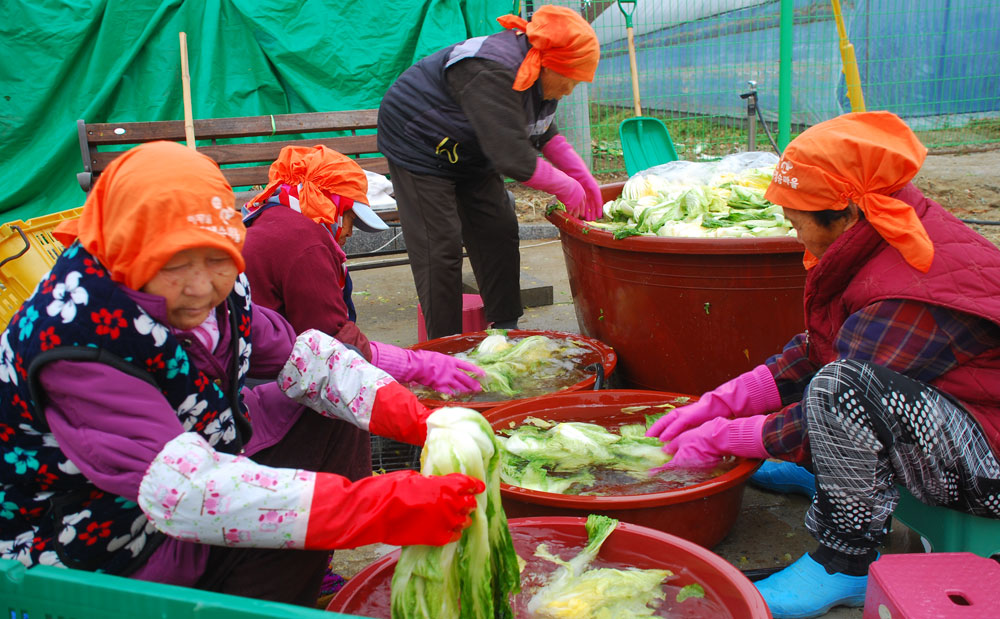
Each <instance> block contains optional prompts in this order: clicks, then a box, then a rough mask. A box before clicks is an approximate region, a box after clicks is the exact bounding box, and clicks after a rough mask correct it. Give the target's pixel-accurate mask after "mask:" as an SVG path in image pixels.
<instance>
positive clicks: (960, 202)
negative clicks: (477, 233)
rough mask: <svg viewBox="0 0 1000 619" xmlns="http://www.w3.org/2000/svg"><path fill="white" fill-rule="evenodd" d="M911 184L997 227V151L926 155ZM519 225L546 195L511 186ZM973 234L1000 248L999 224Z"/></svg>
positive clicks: (612, 178) (606, 179)
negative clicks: (994, 223)
mask: <svg viewBox="0 0 1000 619" xmlns="http://www.w3.org/2000/svg"><path fill="white" fill-rule="evenodd" d="M626 178H627V175H626V174H625V173H624V172H621V173H617V174H599V175H598V177H597V180H598V182H599V183H601V184H605V183H612V182H617V181H622V180H625V179H626ZM914 183H915V184H916V185H917V187H919V188H920V189H921V191H923V192H924V194H925V195H927V196H928V197H930V198H932V199H934V200H936V201H938V202H940V203H941V205H942V206H944V207H945V208H946V209H948V210H950V211H951V212H952V213H954V214H955V216H957V217H958V218H959V219H963V220H973V221H975V220H979V221H995V222H998V224H1000V149H994V150H989V151H984V152H977V153H967V154H947V155H929V156H928V157H927V161H926V162H924V166H923V168H922V169H921V170H920V172H919V173H918V174H917V176H916V178H915V179H914ZM510 189H511V191H512V192H513V193H514V196H515V199H516V209H517V213H518V218H519V219H520V220H521V222H522V223H530V222H537V221H541V220H543V219H544V218H545V206H546V205H547V204H548V202H549V200H551V199H552V198H551V196H549V195H548V194H546V193H543V192H540V191H536V190H534V189H529V188H527V187H524V186H523V185H520V184H518V183H514V184H513V186H512V187H511V188H510ZM969 225H970V226H972V227H973V228H974V229H975V230H976V231H978V232H979V233H980V234H982V235H983V236H985V237H986V238H988V239H989V240H991V241H992V242H993V243H994V244H996V245H997V246H1000V225H989V224H986V225H977V224H975V223H970V224H969Z"/></svg>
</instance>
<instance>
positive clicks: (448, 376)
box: [371, 342, 486, 394]
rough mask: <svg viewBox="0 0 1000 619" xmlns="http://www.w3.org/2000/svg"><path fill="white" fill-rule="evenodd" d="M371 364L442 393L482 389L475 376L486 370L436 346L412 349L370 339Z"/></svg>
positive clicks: (401, 378)
mask: <svg viewBox="0 0 1000 619" xmlns="http://www.w3.org/2000/svg"><path fill="white" fill-rule="evenodd" d="M371 349H372V365H375V366H377V367H379V368H381V369H383V370H385V371H386V372H388V373H389V375H390V376H392V377H393V378H395V379H396V380H398V381H400V382H414V383H420V384H421V385H426V386H428V387H430V388H431V389H435V390H437V391H440V392H441V393H448V394H454V393H467V392H476V391H482V389H483V387H482V385H480V384H479V381H478V380H476V378H475V377H474V376H470V374H474V375H475V376H484V375H485V374H486V372H484V371H483V369H482V368H480V367H479V366H477V365H475V364H473V363H469V362H468V361H463V360H461V359H457V358H455V357H452V356H451V355H446V354H444V353H439V352H436V351H433V350H410V349H406V348H400V347H398V346H393V345H392V344H385V343H383V342H371Z"/></svg>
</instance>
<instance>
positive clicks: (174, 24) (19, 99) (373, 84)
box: [0, 0, 512, 222]
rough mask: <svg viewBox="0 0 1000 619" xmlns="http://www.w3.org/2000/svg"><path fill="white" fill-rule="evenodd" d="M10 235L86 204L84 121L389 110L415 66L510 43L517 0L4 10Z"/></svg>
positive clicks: (1, 134)
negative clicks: (504, 33)
mask: <svg viewBox="0 0 1000 619" xmlns="http://www.w3.org/2000/svg"><path fill="white" fill-rule="evenodd" d="M0 5H2V6H0V57H2V58H3V59H4V61H3V62H2V63H0V84H2V87H0V88H2V93H0V97H2V98H0V110H2V111H0V178H2V183H3V188H4V190H3V191H2V192H0V213H2V215H0V222H5V221H11V220H14V219H25V220H26V219H30V218H32V217H37V216H39V215H46V214H49V213H54V212H59V211H63V210H66V209H70V208H74V207H77V206H80V205H82V204H83V201H84V199H85V197H86V196H85V194H84V192H83V191H82V190H81V189H80V186H79V184H78V183H77V180H76V175H77V173H79V172H82V171H83V163H82V158H81V153H80V147H79V139H78V136H77V125H76V122H77V119H84V120H85V121H86V122H128V121H154V120H181V119H183V118H184V104H183V92H182V91H183V88H182V81H181V59H180V39H179V33H180V32H185V33H186V36H187V48H188V65H189V73H190V77H191V99H192V110H193V115H194V118H225V117H232V116H256V115H261V114H286V113H299V112H318V111H336V110H353V109H366V108H374V107H378V104H379V102H380V101H381V99H382V95H383V93H385V91H386V90H387V89H388V87H389V86H390V85H391V84H392V82H393V80H394V79H395V78H396V76H397V75H399V74H400V73H401V72H402V71H403V70H405V69H406V68H407V67H409V66H410V65H411V64H413V63H414V62H415V61H416V60H419V59H420V58H422V57H424V56H426V55H428V54H430V53H432V52H434V51H437V50H438V49H441V48H442V47H445V46H447V45H450V44H452V43H455V42H457V41H461V40H463V39H466V38H469V37H472V36H480V35H484V34H491V33H493V32H498V31H499V30H500V29H501V28H500V26H499V24H497V22H496V18H497V17H499V16H500V15H504V14H506V13H509V12H510V11H511V8H512V5H511V2H510V0H477V1H472V0H468V1H466V0H353V1H351V0H347V1H345V0H190V1H186V0H162V1H153V0H104V1H96V0H90V1H88V0H76V1H72V0H65V1H62V2H57V1H55V0H3V2H2V3H0Z"/></svg>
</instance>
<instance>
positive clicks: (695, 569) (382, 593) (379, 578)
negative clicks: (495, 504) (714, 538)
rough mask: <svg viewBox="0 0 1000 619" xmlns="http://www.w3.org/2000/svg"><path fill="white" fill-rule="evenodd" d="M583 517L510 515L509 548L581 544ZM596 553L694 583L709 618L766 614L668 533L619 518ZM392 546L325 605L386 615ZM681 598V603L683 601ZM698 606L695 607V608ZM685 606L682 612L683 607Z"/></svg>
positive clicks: (737, 581)
mask: <svg viewBox="0 0 1000 619" xmlns="http://www.w3.org/2000/svg"><path fill="white" fill-rule="evenodd" d="M585 522H586V518H571V517H555V518H521V519H513V520H511V521H510V534H511V537H512V538H513V541H514V549H515V550H516V551H517V553H518V554H519V555H520V556H521V557H522V558H525V559H527V558H528V557H531V556H532V554H533V553H534V551H535V548H536V547H537V545H538V543H539V542H549V543H557V544H558V543H565V544H566V545H567V546H569V545H573V546H577V547H582V546H583V545H584V544H585V543H586V540H587V532H586V529H585V528H584V524H585ZM598 557H599V559H601V560H604V561H609V562H614V563H619V564H621V565H623V566H633V567H637V568H642V569H654V568H661V569H662V568H666V569H669V570H671V571H673V572H674V574H676V575H677V577H675V578H673V579H671V580H670V581H669V583H670V584H671V585H678V586H684V585H687V584H691V583H698V584H700V585H701V586H702V587H704V588H705V599H706V600H707V601H709V602H711V603H713V604H714V605H715V609H717V612H713V613H712V615H711V616H712V617H713V619H763V618H767V617H770V616H771V613H770V612H769V611H768V609H767V606H766V604H765V603H764V600H763V598H762V597H761V595H760V593H758V592H757V589H756V587H754V585H753V583H751V582H750V581H749V580H747V578H746V576H744V575H743V574H742V573H740V571H739V570H737V569H736V568H735V567H733V566H732V565H731V564H729V563H728V562H727V561H726V560H725V559H723V558H722V557H720V556H718V555H716V554H714V553H713V552H711V551H709V550H706V549H704V548H702V547H700V546H698V545H696V544H692V543H691V542H689V541H686V540H683V539H681V538H679V537H676V536H674V535H669V534H667V533H663V532H661V531H655V530H653V529H649V528H646V527H641V526H636V525H632V524H628V523H625V522H622V523H620V524H619V525H618V527H617V528H616V529H615V531H614V533H612V534H611V535H610V536H609V537H608V539H607V540H606V541H605V542H604V544H603V545H602V546H601V552H600V554H599V555H598ZM398 558H399V551H398V550H396V551H395V552H392V553H390V554H388V555H386V556H384V557H382V558H381V559H379V560H378V561H376V562H374V563H372V564H371V565H369V566H368V567H366V568H365V569H364V570H362V571H361V572H359V573H358V574H357V575H356V576H355V577H354V578H351V579H350V580H348V581H347V584H346V585H345V586H344V588H343V589H341V590H340V592H339V593H337V595H335V596H334V597H333V599H332V600H331V601H330V603H329V605H328V606H327V607H326V609H327V610H329V611H334V612H339V613H346V614H354V615H362V616H365V617H376V618H380V619H389V617H390V612H389V609H390V600H391V589H390V585H391V583H392V573H393V570H395V569H396V561H397V560H398ZM685 604H687V606H685ZM699 608H700V611H699ZM704 608H705V607H704V606H701V607H698V606H696V605H693V604H690V603H689V602H684V603H681V604H677V605H676V606H675V608H674V609H671V611H670V615H669V616H671V617H697V616H701V617H704V616H705V614H704ZM685 611H687V612H685Z"/></svg>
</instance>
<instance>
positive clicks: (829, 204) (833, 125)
mask: <svg viewBox="0 0 1000 619" xmlns="http://www.w3.org/2000/svg"><path fill="white" fill-rule="evenodd" d="M926 157H927V149H926V148H925V147H924V145H923V144H921V143H920V140H918V139H917V136H916V134H914V133H913V131H912V130H911V129H910V128H909V127H908V126H906V123H904V122H903V120H902V119H901V118H899V117H898V116H896V115H895V114H892V113H890V112H854V113H850V114H844V115H843V116H838V117H837V118H834V119H831V120H828V121H825V122H821V123H819V124H818V125H815V126H813V127H810V128H808V129H806V130H805V131H803V132H802V133H801V134H800V135H799V136H798V137H796V138H795V139H794V140H792V141H791V143H789V145H788V147H787V148H785V152H784V153H782V155H781V160H780V161H779V162H778V166H777V168H776V169H775V171H774V179H773V180H772V181H771V184H770V185H769V186H768V188H767V191H766V192H765V193H764V197H765V198H767V199H768V200H770V201H771V202H773V203H775V204H778V205H781V206H783V207H785V208H790V209H795V210H799V211H823V210H835V211H839V210H842V209H845V208H847V205H848V203H850V202H853V203H854V204H856V205H857V206H858V208H860V209H861V211H862V212H863V213H864V214H865V218H866V219H867V220H868V223H870V224H871V225H872V227H873V228H874V229H875V231H876V232H878V233H879V235H880V236H881V237H882V238H883V239H885V241H886V242H887V243H889V244H890V245H892V246H893V247H895V248H896V249H897V250H898V251H899V253H900V254H902V256H903V258H904V259H905V260H906V262H907V263H909V264H910V266H912V267H913V268H915V269H918V270H920V271H922V272H924V273H926V272H927V270H928V269H930V268H931V262H932V261H933V260H934V245H933V244H932V243H931V240H930V237H928V236H927V231H926V230H924V226H923V224H922V223H921V222H920V218H919V217H918V216H917V214H916V212H914V210H913V207H912V206H910V205H909V204H906V203H905V202H902V201H900V200H897V199H895V198H892V197H890V194H892V193H895V192H896V191H899V190H900V189H902V188H903V187H904V186H905V185H906V184H907V183H909V182H910V180H911V179H912V178H913V177H914V176H916V174H917V172H918V171H919V170H920V166H921V165H923V163H924V159H925V158H926ZM803 262H804V264H805V265H806V268H807V269H808V268H811V267H813V266H815V264H816V262H818V260H817V259H816V257H815V256H813V255H812V254H810V253H809V252H806V256H805V259H804V260H803Z"/></svg>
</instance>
